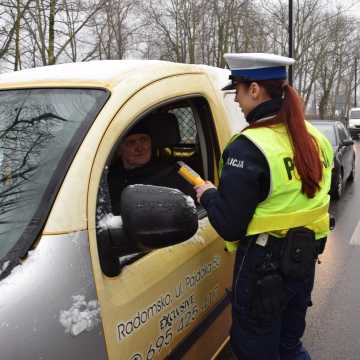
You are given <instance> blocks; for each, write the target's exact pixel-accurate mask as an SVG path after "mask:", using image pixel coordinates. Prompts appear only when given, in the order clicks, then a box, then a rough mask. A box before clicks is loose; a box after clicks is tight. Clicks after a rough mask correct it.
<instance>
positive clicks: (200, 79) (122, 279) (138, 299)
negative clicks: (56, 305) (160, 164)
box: [88, 74, 233, 360]
mask: <svg viewBox="0 0 360 360" xmlns="http://www.w3.org/2000/svg"><path fill="white" fill-rule="evenodd" d="M114 91H116V90H114ZM118 91H121V89H119V90H118ZM219 97H220V95H219V94H218V93H217V92H216V91H214V89H213V88H212V86H211V83H210V82H209V80H208V78H207V77H206V75H204V74H187V75H181V76H174V77H171V78H167V79H163V80H160V81H158V82H156V83H153V84H151V85H149V86H147V87H146V88H144V89H142V90H141V91H139V92H138V93H137V94H135V95H134V96H133V97H132V98H131V99H130V100H129V101H128V102H127V103H126V104H125V105H124V106H123V107H122V108H121V109H120V111H119V112H118V114H117V116H116V117H115V118H114V120H113V121H112V123H111V124H110V126H109V127H108V129H107V131H106V133H105V135H104V137H103V139H102V141H101V144H100V146H99V148H98V152H97V156H96V158H95V161H94V164H93V170H92V173H91V178H90V188H89V197H88V221H89V238H90V248H91V254H92V261H93V269H94V275H95V279H96V287H97V292H98V298H99V302H100V305H101V314H102V320H103V326H104V333H105V338H106V345H107V351H108V355H109V358H110V359H132V360H135V359H136V360H142V359H144V360H145V359H147V360H148V359H155V358H157V359H158V358H159V359H161V358H166V357H168V356H170V357H173V358H184V359H209V358H211V357H212V356H213V354H214V353H215V351H216V350H217V349H218V348H219V347H220V346H221V344H222V343H223V342H224V340H225V339H226V337H227V334H228V331H229V326H230V312H229V306H228V305H229V302H228V299H227V297H226V295H225V289H226V288H230V287H231V280H232V268H233V255H232V254H229V253H227V252H225V250H224V246H223V242H222V240H221V239H220V238H219V236H218V235H217V233H216V232H215V230H214V229H213V228H212V227H211V225H210V223H209V221H208V218H207V216H206V212H205V210H204V209H203V208H201V206H198V208H197V211H198V217H199V229H198V232H197V233H196V235H195V236H194V237H192V238H191V239H190V240H188V241H186V242H184V243H182V244H179V245H176V246H171V247H168V248H164V249H161V250H156V251H152V252H150V253H147V254H140V256H135V257H134V258H132V259H130V260H129V259H124V258H121V259H119V261H120V262H124V261H125V263H126V264H127V265H126V266H123V267H121V269H120V272H119V274H118V275H116V276H113V277H109V276H107V275H106V274H105V273H104V271H103V269H102V268H101V265H100V261H99V252H98V244H97V241H98V240H99V237H98V236H97V232H96V225H97V224H96V211H97V210H98V209H99V206H100V203H103V202H104V201H106V200H104V199H101V197H100V198H98V190H99V184H100V183H102V184H104V183H105V184H106V180H107V179H106V176H107V175H106V169H107V167H108V166H111V163H112V159H113V158H114V156H115V154H116V148H117V146H118V144H119V142H121V141H122V139H123V135H124V133H125V132H126V131H127V130H128V129H129V128H130V127H131V126H132V125H133V124H134V123H135V122H136V121H138V120H139V119H142V118H144V117H146V116H147V115H149V114H150V113H156V112H166V113H172V114H173V115H175V117H176V119H177V121H178V125H179V129H180V142H179V143H178V144H172V146H171V148H169V147H168V148H164V149H157V151H158V153H157V155H158V156H160V157H161V156H168V157H169V158H171V159H172V160H177V159H181V160H183V161H185V162H186V161H190V162H191V165H192V166H193V167H195V169H196V170H197V171H198V172H200V174H201V175H202V176H203V177H204V178H205V179H209V180H211V181H214V182H216V181H217V177H216V174H217V163H218V160H219V154H220V151H219V144H218V140H217V139H218V137H219V138H222V139H226V138H228V136H225V135H224V134H226V132H228V131H229V130H228V128H227V125H226V122H225V121H226V120H225V119H226V114H225V113H224V109H223V108H221V107H220V106H219V105H218V104H219ZM220 119H221V124H218V125H217V126H216V124H217V123H219V122H220ZM216 120H218V121H216ZM222 145H223V144H222ZM104 177H105V179H104ZM105 186H106V185H105ZM100 213H101V212H100ZM98 214H99V211H98Z"/></svg>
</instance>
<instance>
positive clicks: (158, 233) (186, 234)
mask: <svg viewBox="0 0 360 360" xmlns="http://www.w3.org/2000/svg"><path fill="white" fill-rule="evenodd" d="M121 216H122V219H123V228H124V232H125V233H126V235H127V237H128V238H129V239H130V241H131V242H132V243H133V244H134V245H135V246H136V247H137V248H139V249H142V250H143V251H147V250H153V249H160V248H163V247H166V246H171V245H175V244H178V243H181V242H183V241H185V240H188V239H189V238H190V237H192V236H193V235H194V234H195V233H196V231H197V228H198V216H197V211H196V207H195V203H194V201H193V200H192V198H191V197H189V196H186V195H184V194H183V193H182V192H181V191H180V190H177V189H171V188H166V187H160V186H153V185H131V186H128V187H127V188H125V189H124V191H123V192H122V194H121Z"/></svg>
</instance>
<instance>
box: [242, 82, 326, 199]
mask: <svg viewBox="0 0 360 360" xmlns="http://www.w3.org/2000/svg"><path fill="white" fill-rule="evenodd" d="M256 83H258V84H259V86H261V87H263V88H264V89H265V90H266V92H267V93H268V95H269V96H270V97H271V98H278V97H282V96H283V97H284V99H283V103H282V105H281V108H280V111H279V112H278V114H277V115H276V116H275V118H273V119H271V120H267V121H262V122H255V123H253V124H251V125H250V126H248V128H257V127H263V126H272V125H275V124H280V123H283V124H285V126H286V128H287V131H288V134H289V136H290V139H291V143H292V146H293V151H294V163H295V167H296V170H297V172H298V174H299V176H300V178H301V183H302V187H301V191H302V192H303V193H305V194H306V195H307V197H309V198H313V197H314V196H315V193H316V192H317V191H318V190H320V185H319V184H320V181H321V179H322V175H323V168H322V162H321V159H320V153H319V146H318V144H317V143H316V141H315V139H314V137H313V136H312V135H311V134H310V133H309V132H308V130H307V128H306V125H305V119H304V105H303V102H302V99H301V98H300V96H299V94H298V93H297V91H296V90H295V89H294V88H293V87H292V86H290V85H289V84H288V83H287V81H283V80H264V81H256ZM246 84H248V85H250V83H246Z"/></svg>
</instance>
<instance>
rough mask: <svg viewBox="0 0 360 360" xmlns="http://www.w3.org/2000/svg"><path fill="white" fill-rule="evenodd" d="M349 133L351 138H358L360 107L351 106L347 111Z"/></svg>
mask: <svg viewBox="0 0 360 360" xmlns="http://www.w3.org/2000/svg"><path fill="white" fill-rule="evenodd" d="M348 126H349V130H350V134H351V136H352V137H353V139H357V138H359V134H360V108H352V109H350V111H349V122H348Z"/></svg>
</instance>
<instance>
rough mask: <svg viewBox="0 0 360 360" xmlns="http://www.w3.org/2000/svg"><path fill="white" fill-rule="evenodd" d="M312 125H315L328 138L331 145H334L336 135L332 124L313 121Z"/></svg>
mask: <svg viewBox="0 0 360 360" xmlns="http://www.w3.org/2000/svg"><path fill="white" fill-rule="evenodd" d="M313 125H314V126H315V127H317V128H318V129H319V130H320V131H321V132H322V133H323V134H324V135H325V136H326V137H327V138H328V140H329V141H330V143H331V145H332V146H336V135H335V129H334V126H333V125H331V124H319V123H315V124H313Z"/></svg>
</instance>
